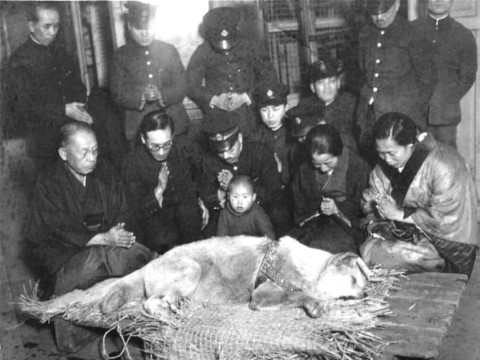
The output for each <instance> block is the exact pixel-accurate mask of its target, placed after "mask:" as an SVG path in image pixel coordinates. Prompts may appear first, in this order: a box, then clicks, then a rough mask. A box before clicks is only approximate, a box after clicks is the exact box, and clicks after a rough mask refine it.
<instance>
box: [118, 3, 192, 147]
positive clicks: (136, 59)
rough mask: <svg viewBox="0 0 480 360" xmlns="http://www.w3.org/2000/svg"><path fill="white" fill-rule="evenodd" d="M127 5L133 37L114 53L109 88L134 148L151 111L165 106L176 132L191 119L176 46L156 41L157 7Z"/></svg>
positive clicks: (139, 4) (183, 127)
mask: <svg viewBox="0 0 480 360" xmlns="http://www.w3.org/2000/svg"><path fill="white" fill-rule="evenodd" d="M126 7H127V8H128V14H127V19H128V30H129V35H130V38H129V39H128V41H127V44H126V45H124V46H122V47H121V48H119V49H118V50H117V52H116V53H115V55H114V59H113V66H112V72H111V80H110V89H111V91H112V95H113V98H114V99H115V101H116V102H117V103H118V104H119V105H120V106H121V107H122V108H123V109H124V111H125V134H126V137H127V140H128V141H129V143H130V145H131V147H135V143H136V142H137V143H138V142H139V136H138V128H139V126H140V123H141V121H142V119H143V116H144V115H146V114H148V113H149V112H151V111H154V110H159V109H164V110H165V111H166V113H167V114H168V115H169V116H170V117H171V118H172V119H173V121H174V123H175V135H180V134H184V133H185V132H186V131H187V129H188V125H189V119H188V115H187V112H186V110H185V108H184V106H183V99H184V98H185V95H186V79H185V68H184V66H183V64H182V62H181V60H180V55H179V54H178V51H177V49H175V47H174V46H173V45H171V44H168V43H166V42H163V41H159V40H155V29H154V25H155V23H154V19H155V13H156V7H155V6H153V5H150V4H147V3H142V2H136V1H128V2H127V3H126Z"/></svg>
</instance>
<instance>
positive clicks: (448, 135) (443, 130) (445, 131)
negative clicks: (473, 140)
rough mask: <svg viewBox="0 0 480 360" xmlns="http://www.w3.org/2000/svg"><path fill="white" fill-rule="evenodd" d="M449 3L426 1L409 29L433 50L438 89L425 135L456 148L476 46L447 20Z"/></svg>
mask: <svg viewBox="0 0 480 360" xmlns="http://www.w3.org/2000/svg"><path fill="white" fill-rule="evenodd" d="M452 2H453V0H428V1H427V8H428V14H427V16H426V17H425V18H421V19H417V20H415V21H414V22H413V23H412V25H413V27H414V28H415V29H416V31H417V34H418V36H423V37H425V38H426V39H427V40H428V41H429V42H430V43H431V45H432V46H433V48H434V49H435V61H436V65H437V74H438V80H439V81H438V85H437V87H436V88H435V92H434V93H433V96H432V99H431V100H430V108H429V112H428V131H429V132H430V133H431V134H432V135H433V137H434V138H435V139H436V140H438V141H441V142H443V143H445V144H448V145H450V146H453V147H454V148H456V147H457V125H458V124H459V123H460V121H461V113H460V100H461V98H462V97H463V96H464V95H465V94H466V93H467V91H468V89H470V88H471V87H472V85H473V83H474V82H475V74H476V72H477V45H476V43H475V38H474V36H473V34H472V32H471V31H470V30H468V29H467V28H465V27H464V26H463V25H462V24H460V23H459V22H458V21H456V20H454V19H453V18H452V17H450V8H451V6H452Z"/></svg>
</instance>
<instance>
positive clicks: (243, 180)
mask: <svg viewBox="0 0 480 360" xmlns="http://www.w3.org/2000/svg"><path fill="white" fill-rule="evenodd" d="M236 185H246V186H248V187H249V188H250V189H251V190H252V194H255V183H254V182H253V180H252V178H251V177H250V176H247V175H234V176H233V177H232V180H230V183H229V184H228V192H229V193H230V192H231V191H232V188H233V187H234V186H236Z"/></svg>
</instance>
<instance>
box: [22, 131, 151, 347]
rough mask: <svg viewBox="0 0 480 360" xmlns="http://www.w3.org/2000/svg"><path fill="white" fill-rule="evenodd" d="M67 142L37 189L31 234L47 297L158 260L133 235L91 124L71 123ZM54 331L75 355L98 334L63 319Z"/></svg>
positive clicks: (59, 342)
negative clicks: (99, 154) (101, 158)
mask: <svg viewBox="0 0 480 360" xmlns="http://www.w3.org/2000/svg"><path fill="white" fill-rule="evenodd" d="M60 136H61V145H60V148H59V149H58V154H59V156H60V158H59V159H58V161H57V162H56V163H55V164H53V165H52V167H50V168H46V169H45V170H44V172H43V173H42V174H41V175H40V177H39V179H38V181H37V184H36V186H35V191H34V197H33V201H32V216H31V221H30V224H29V229H28V240H29V242H30V243H31V246H30V251H31V254H32V257H34V258H35V259H36V260H37V261H38V263H39V265H40V268H41V269H42V271H43V274H42V275H43V276H42V277H43V278H44V280H46V281H47V284H48V286H47V289H46V291H47V297H49V296H58V295H62V294H65V293H68V292H70V291H72V290H74V289H81V290H83V289H87V288H89V287H90V286H92V285H94V284H95V283H97V282H99V281H102V280H104V279H107V278H110V277H120V276H124V275H126V274H128V273H130V272H132V271H134V270H136V269H138V268H140V267H142V266H143V265H145V264H146V263H148V262H149V261H150V260H152V259H153V258H154V257H155V256H154V253H153V252H151V251H150V250H148V249H147V248H146V247H145V246H143V245H141V244H139V243H137V242H136V241H135V235H134V233H133V232H131V231H130V229H129V223H128V219H127V216H126V214H127V202H126V198H125V193H124V189H123V185H122V182H121V179H120V176H117V175H116V174H115V171H114V170H113V168H112V167H110V166H109V165H108V164H107V163H102V162H98V163H97V155H98V145H97V140H96V137H95V134H94V132H93V130H92V129H91V128H90V126H89V125H87V124H85V123H81V122H71V123H67V124H66V125H64V126H63V127H62V128H61V130H60ZM53 326H54V329H55V338H56V342H57V347H58V349H59V351H61V352H67V353H68V352H75V351H77V350H79V349H80V348H81V347H83V346H84V345H86V344H87V343H88V342H89V341H91V340H92V339H93V337H94V336H96V335H97V334H96V333H95V332H93V331H92V330H90V329H88V328H84V327H81V326H77V325H74V324H71V323H69V322H67V321H66V320H63V319H61V318H60V319H55V320H54V321H53Z"/></svg>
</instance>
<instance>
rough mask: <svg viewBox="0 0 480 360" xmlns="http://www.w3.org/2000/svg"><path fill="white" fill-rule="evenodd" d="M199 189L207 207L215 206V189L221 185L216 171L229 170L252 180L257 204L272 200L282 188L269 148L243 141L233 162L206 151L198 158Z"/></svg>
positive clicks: (216, 202) (216, 199)
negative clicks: (237, 157)
mask: <svg viewBox="0 0 480 360" xmlns="http://www.w3.org/2000/svg"><path fill="white" fill-rule="evenodd" d="M199 166H200V167H201V168H200V171H199V174H200V180H199V184H198V185H199V191H200V196H201V198H202V200H203V201H204V202H205V205H206V206H207V207H209V208H215V207H218V205H219V204H218V198H217V190H218V189H219V188H220V185H219V183H218V180H217V175H218V173H219V172H220V171H221V170H223V169H226V170H229V171H230V172H231V173H232V174H233V175H247V176H250V177H251V178H252V180H253V181H254V183H255V191H256V193H257V201H258V202H259V203H260V205H262V206H263V205H264V204H268V203H271V202H272V201H273V200H274V197H275V194H278V193H279V192H280V190H281V184H280V175H279V173H278V172H277V164H276V162H275V159H274V157H273V153H272V151H271V150H270V149H269V148H268V146H267V145H265V144H262V143H258V142H247V141H245V140H244V141H243V148H242V152H241V154H240V158H239V160H238V162H237V163H235V164H228V163H226V162H225V161H223V160H222V159H220V157H219V156H218V155H216V154H208V155H206V156H205V157H204V158H203V159H201V160H199Z"/></svg>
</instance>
